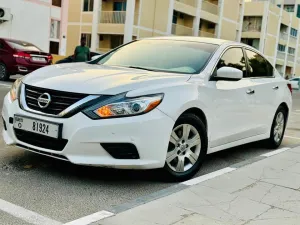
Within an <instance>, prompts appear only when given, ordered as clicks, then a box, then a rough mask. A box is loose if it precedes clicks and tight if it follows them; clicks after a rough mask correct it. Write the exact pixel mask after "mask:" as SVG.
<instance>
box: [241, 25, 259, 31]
mask: <svg viewBox="0 0 300 225" xmlns="http://www.w3.org/2000/svg"><path fill="white" fill-rule="evenodd" d="M243 32H261V24H253V25H251V24H250V25H248V26H243Z"/></svg>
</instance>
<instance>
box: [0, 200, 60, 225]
mask: <svg viewBox="0 0 300 225" xmlns="http://www.w3.org/2000/svg"><path fill="white" fill-rule="evenodd" d="M0 210H1V211H3V212H6V213H8V214H10V215H12V216H14V217H17V218H19V219H21V220H23V221H26V222H28V223H30V224H35V225H41V224H43V225H61V224H62V223H60V222H58V221H55V220H52V219H50V218H47V217H45V216H42V215H39V214H37V213H35V212H32V211H30V210H27V209H24V208H22V207H20V206H17V205H14V204H12V203H10V202H7V201H4V200H2V199H0Z"/></svg>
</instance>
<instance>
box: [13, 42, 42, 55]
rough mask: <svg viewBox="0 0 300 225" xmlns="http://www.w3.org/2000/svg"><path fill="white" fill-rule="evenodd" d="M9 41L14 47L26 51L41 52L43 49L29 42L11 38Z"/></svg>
mask: <svg viewBox="0 0 300 225" xmlns="http://www.w3.org/2000/svg"><path fill="white" fill-rule="evenodd" d="M7 43H8V44H9V45H10V46H11V47H12V48H14V49H17V50H23V51H24V50H25V51H37V52H41V51H42V50H41V49H39V48H38V47H36V46H34V45H33V44H30V43H28V42H22V41H12V40H9V41H7Z"/></svg>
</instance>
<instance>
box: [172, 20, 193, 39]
mask: <svg viewBox="0 0 300 225" xmlns="http://www.w3.org/2000/svg"><path fill="white" fill-rule="evenodd" d="M172 34H174V35H179V36H192V35H193V28H191V27H186V26H182V25H178V24H174V23H173V24H172Z"/></svg>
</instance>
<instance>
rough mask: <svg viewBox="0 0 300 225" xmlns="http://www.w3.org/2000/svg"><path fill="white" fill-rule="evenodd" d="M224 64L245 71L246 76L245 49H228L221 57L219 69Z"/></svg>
mask: <svg viewBox="0 0 300 225" xmlns="http://www.w3.org/2000/svg"><path fill="white" fill-rule="evenodd" d="M224 66H228V67H233V68H236V69H239V70H241V71H243V75H244V77H246V75H247V74H246V71H247V69H246V62H245V57H244V54H243V51H242V49H241V48H230V49H229V50H227V51H226V52H225V53H224V55H223V56H222V58H221V59H220V61H219V63H218V65H217V69H220V68H222V67H224Z"/></svg>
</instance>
